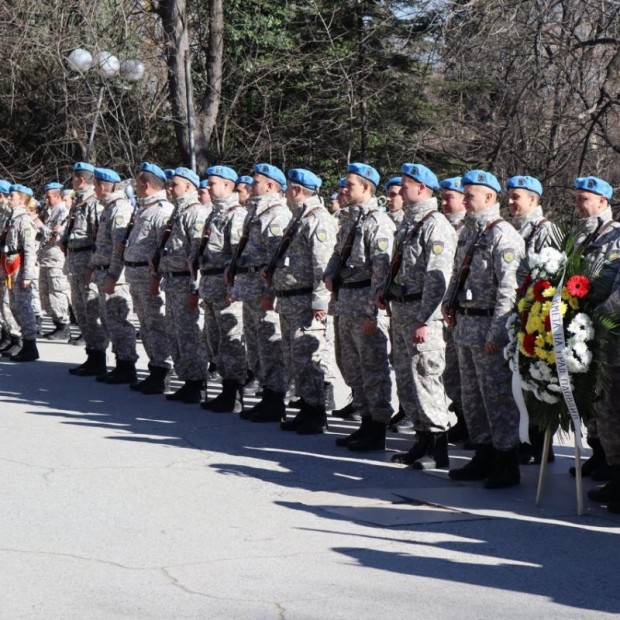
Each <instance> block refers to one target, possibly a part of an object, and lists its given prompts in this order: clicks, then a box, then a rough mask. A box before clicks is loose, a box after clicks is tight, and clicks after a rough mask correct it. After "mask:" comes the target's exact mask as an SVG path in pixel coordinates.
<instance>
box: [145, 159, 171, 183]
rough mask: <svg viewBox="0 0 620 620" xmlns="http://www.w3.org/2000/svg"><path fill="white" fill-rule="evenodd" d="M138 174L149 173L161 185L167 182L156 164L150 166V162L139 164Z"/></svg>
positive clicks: (164, 174)
mask: <svg viewBox="0 0 620 620" xmlns="http://www.w3.org/2000/svg"><path fill="white" fill-rule="evenodd" d="M140 172H150V173H151V174H152V175H154V176H156V177H157V178H158V179H159V180H160V181H161V182H162V183H165V182H166V181H167V180H168V176H167V175H166V173H165V172H164V171H163V170H162V169H161V168H160V167H159V166H158V165H157V164H152V163H151V162H150V161H143V162H142V163H141V164H140Z"/></svg>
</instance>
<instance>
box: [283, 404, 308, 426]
mask: <svg viewBox="0 0 620 620" xmlns="http://www.w3.org/2000/svg"><path fill="white" fill-rule="evenodd" d="M287 406H288V408H289V409H303V406H304V399H303V398H298V399H296V400H291V401H289V403H288V405H287ZM289 430H290V429H289Z"/></svg>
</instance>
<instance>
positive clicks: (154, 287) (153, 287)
mask: <svg viewBox="0 0 620 620" xmlns="http://www.w3.org/2000/svg"><path fill="white" fill-rule="evenodd" d="M149 292H150V294H151V295H152V296H153V297H157V295H159V280H158V279H157V278H151V282H150V284H149Z"/></svg>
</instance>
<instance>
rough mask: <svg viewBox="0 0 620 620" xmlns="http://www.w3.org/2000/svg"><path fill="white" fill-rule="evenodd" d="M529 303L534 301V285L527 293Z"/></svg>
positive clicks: (526, 297)
mask: <svg viewBox="0 0 620 620" xmlns="http://www.w3.org/2000/svg"><path fill="white" fill-rule="evenodd" d="M524 299H527V301H532V300H533V299H534V285H533V284H532V285H531V286H530V287H529V288H528V289H527V292H526V293H525V298H524Z"/></svg>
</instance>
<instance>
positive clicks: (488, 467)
mask: <svg viewBox="0 0 620 620" xmlns="http://www.w3.org/2000/svg"><path fill="white" fill-rule="evenodd" d="M493 457H494V455H493V446H492V445H491V444H480V445H478V446H476V452H475V454H474V457H473V458H472V459H471V461H469V463H467V465H465V466H464V467H461V468H459V469H451V470H450V471H449V472H448V475H449V476H450V478H452V480H484V479H485V478H486V477H487V476H488V475H489V474H490V473H491V471H492V470H493Z"/></svg>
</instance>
